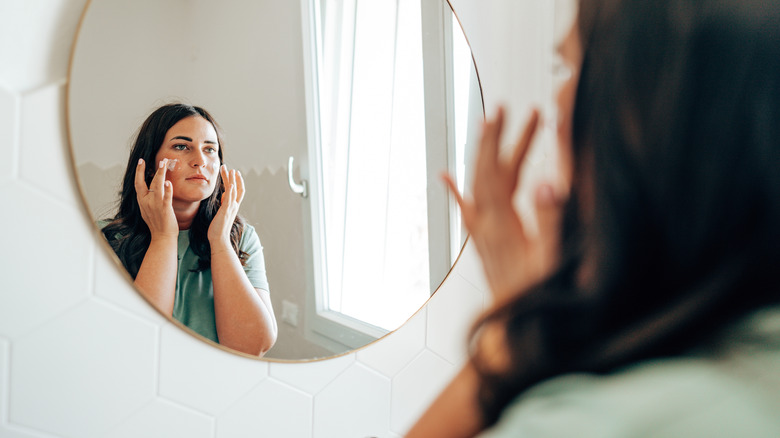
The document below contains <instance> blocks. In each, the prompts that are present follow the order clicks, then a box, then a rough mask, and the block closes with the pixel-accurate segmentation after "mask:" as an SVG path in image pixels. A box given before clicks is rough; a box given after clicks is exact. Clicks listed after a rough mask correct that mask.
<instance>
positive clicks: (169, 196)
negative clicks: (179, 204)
mask: <svg viewBox="0 0 780 438" xmlns="http://www.w3.org/2000/svg"><path fill="white" fill-rule="evenodd" d="M164 187H165V188H164V189H163V190H164V191H165V193H164V194H163V201H164V203H165V205H172V204H173V185H172V184H171V182H170V181H165V186H164Z"/></svg>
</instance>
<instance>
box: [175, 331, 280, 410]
mask: <svg viewBox="0 0 780 438" xmlns="http://www.w3.org/2000/svg"><path fill="white" fill-rule="evenodd" d="M267 375H268V363H267V362H263V361H261V360H257V359H250V358H246V357H243V356H239V355H238V354H234V353H230V352H227V351H224V350H222V349H220V348H218V347H217V346H216V345H213V344H210V343H207V342H206V341H205V340H204V338H200V337H197V336H195V335H191V334H190V333H189V332H185V331H184V329H182V328H179V327H178V326H175V325H172V324H170V325H167V326H165V327H163V329H162V339H161V346H160V395H162V396H163V397H167V398H169V399H171V400H173V401H176V402H178V403H181V404H182V405H184V406H189V407H191V408H193V409H197V410H199V411H202V412H205V413H207V414H211V415H219V414H221V413H222V412H223V411H224V410H225V409H227V408H228V407H229V406H230V405H232V404H233V403H235V402H236V400H238V399H239V398H241V397H242V396H244V395H245V394H247V393H248V392H249V391H250V390H251V389H252V388H254V387H255V386H257V384H258V383H260V382H261V381H263V380H264V379H265V378H266V377H267Z"/></svg>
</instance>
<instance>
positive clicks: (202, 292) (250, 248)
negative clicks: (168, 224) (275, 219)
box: [173, 225, 269, 342]
mask: <svg viewBox="0 0 780 438" xmlns="http://www.w3.org/2000/svg"><path fill="white" fill-rule="evenodd" d="M239 249H241V250H242V251H244V252H246V253H247V254H249V257H248V258H247V260H246V264H245V265H244V272H246V276H247V278H249V282H250V283H251V284H252V286H254V287H255V288H257V289H265V290H269V289H268V280H267V279H266V274H265V259H264V258H263V247H262V245H261V244H260V238H259V237H257V233H256V232H255V229H254V227H252V226H251V225H244V232H243V234H242V235H241V241H240V242H239ZM177 252H178V254H177V255H178V258H179V270H178V273H177V276H176V299H175V300H174V302H173V317H174V318H175V319H176V320H178V321H180V322H181V323H182V324H184V325H186V326H187V327H189V328H190V329H192V330H194V331H195V332H196V333H198V334H199V335H201V336H203V337H205V338H208V339H211V340H212V341H214V342H219V339H218V338H217V322H216V317H215V315H214V287H213V283H212V281H211V269H206V270H204V271H201V272H192V270H194V269H195V268H196V267H197V266H198V256H196V255H195V253H194V252H193V251H192V248H190V239H189V231H187V230H184V231H179V248H178V251H177Z"/></svg>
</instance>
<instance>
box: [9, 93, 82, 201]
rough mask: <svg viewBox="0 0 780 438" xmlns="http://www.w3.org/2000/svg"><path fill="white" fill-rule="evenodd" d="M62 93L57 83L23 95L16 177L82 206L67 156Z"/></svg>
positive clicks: (57, 197)
mask: <svg viewBox="0 0 780 438" xmlns="http://www.w3.org/2000/svg"><path fill="white" fill-rule="evenodd" d="M64 94H65V89H64V86H63V85H61V84H56V85H50V86H47V87H44V88H41V89H39V90H36V91H34V92H31V93H29V94H26V95H23V96H22V98H21V103H20V109H21V112H20V117H21V119H20V124H21V126H20V130H19V142H20V151H19V178H20V179H22V180H24V181H25V182H27V183H28V184H31V185H33V186H35V187H37V188H39V189H40V190H43V191H44V192H46V193H48V194H50V195H52V196H53V197H54V198H56V199H59V200H61V201H62V202H65V203H67V204H69V205H81V204H82V202H81V199H80V197H79V196H78V189H77V185H76V181H75V180H74V179H73V177H72V175H73V172H72V170H71V168H70V167H71V164H70V157H69V156H68V139H67V136H66V131H65V113H64V111H63V110H62V109H63V107H64V105H65V104H64V100H65V97H64ZM83 208H84V209H85V211H86V207H83Z"/></svg>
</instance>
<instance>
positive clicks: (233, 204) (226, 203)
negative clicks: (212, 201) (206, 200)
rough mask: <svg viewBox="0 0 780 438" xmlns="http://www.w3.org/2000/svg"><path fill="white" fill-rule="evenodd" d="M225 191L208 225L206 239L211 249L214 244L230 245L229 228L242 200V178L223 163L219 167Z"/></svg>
mask: <svg viewBox="0 0 780 438" xmlns="http://www.w3.org/2000/svg"><path fill="white" fill-rule="evenodd" d="M219 171H220V173H221V174H222V181H223V182H224V183H225V192H224V193H223V194H222V200H221V205H220V206H219V210H218V211H217V214H216V216H214V219H213V220H212V221H211V225H210V226H209V232H208V239H209V243H211V245H212V249H214V246H215V245H216V244H220V243H221V244H226V245H228V246H230V229H231V227H232V226H233V222H234V221H235V220H236V216H237V215H238V208H239V207H240V206H241V201H243V200H244V179H243V178H242V177H241V172H239V171H237V170H236V169H233V170H228V169H227V166H225V165H224V164H223V165H222V166H221V167H220V169H219Z"/></svg>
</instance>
